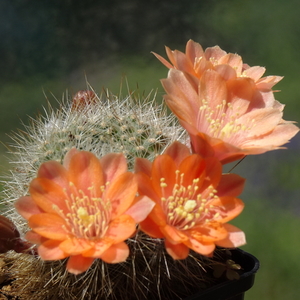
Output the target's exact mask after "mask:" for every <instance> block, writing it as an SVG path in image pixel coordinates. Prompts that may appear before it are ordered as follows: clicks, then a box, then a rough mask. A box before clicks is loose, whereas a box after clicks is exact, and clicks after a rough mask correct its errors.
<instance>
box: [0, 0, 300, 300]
mask: <svg viewBox="0 0 300 300" xmlns="http://www.w3.org/2000/svg"><path fill="white" fill-rule="evenodd" d="M299 8H300V2H299V1H296V0H286V1H282V0H251V1H249V0H244V1H240V0H231V1H229V0H218V1H217V0H205V1H201V0H198V1H196V0H194V1H186V0H177V1H157V0H154V1H150V0H149V1H143V0H127V1H120V0H102V1H92V0H86V1H72V0H60V1H59V0H48V1H47V0H44V1H40V0H30V1H29V0H2V1H0V24H1V25H0V40H1V44H0V55H1V60H0V67H1V68H0V70H1V72H0V103H1V110H0V138H1V141H2V142H3V143H4V144H5V143H7V142H8V141H9V138H8V136H7V133H9V132H10V131H12V130H16V129H17V128H22V125H21V121H22V122H24V123H25V124H26V123H27V122H28V115H29V116H34V115H35V114H36V113H37V112H39V111H42V110H43V109H42V107H43V106H45V105H46V99H48V100H49V101H50V102H51V103H52V104H54V105H55V103H56V100H55V98H57V99H61V98H62V95H63V94H64V93H65V92H66V90H67V91H68V93H69V94H73V93H75V92H76V91H77V90H80V89H85V88H86V84H87V83H86V80H87V81H88V82H89V83H90V84H91V86H92V87H93V88H94V89H95V90H96V91H97V92H101V90H102V88H103V87H104V88H110V89H111V90H112V92H114V93H118V92H119V85H120V81H121V77H123V76H126V77H127V79H128V81H129V85H130V87H131V89H136V87H137V86H138V87H139V89H140V90H142V91H145V93H148V92H150V91H151V90H152V89H154V90H155V89H158V99H161V97H162V95H163V90H162V88H161V86H160V82H159V79H161V78H163V77H165V76H166V74H167V69H166V68H165V67H163V66H162V65H161V64H160V63H159V62H158V61H157V60H156V59H155V58H154V57H153V55H152V54H150V51H155V52H157V53H160V54H161V55H163V56H165V52H164V45H168V46H169V47H170V48H171V49H175V48H176V49H179V50H182V51H183V50H184V46H185V43H186V42H187V40H188V39H190V38H191V39H193V40H195V41H197V42H199V43H201V44H202V46H203V47H208V46H214V45H216V44H218V45H219V46H220V47H221V48H223V49H224V50H225V51H227V52H236V53H238V54H240V55H241V56H242V57H243V60H244V62H246V63H248V64H249V65H261V66H265V67H266V68H267V75H282V76H284V79H283V80H282V81H281V82H280V83H279V84H278V85H276V89H278V90H281V92H280V93H276V98H277V99H278V100H279V101H280V102H282V103H284V104H286V108H285V116H284V118H285V119H286V120H295V121H298V122H299V120H300V114H299V111H300V89H299V78H300V74H299V66H300V55H299V48H300V39H299V36H300V19H299ZM288 148H289V149H288V150H278V151H274V152H270V153H267V154H264V155H260V156H251V157H247V158H246V159H245V160H244V161H243V162H242V163H241V164H240V165H238V166H237V167H236V169H235V172H236V173H238V174H241V175H242V176H244V177H246V178H247V184H246V189H245V192H244V193H243V195H242V197H241V198H242V199H243V200H244V201H245V202H246V207H245V210H244V212H243V214H242V215H241V216H240V217H238V218H237V219H236V220H235V222H234V223H235V224H236V225H237V226H239V227H240V228H242V229H243V230H244V231H245V233H246V235H247V240H248V244H247V245H246V246H244V247H243V249H244V250H246V251H248V252H251V253H252V254H253V255H255V256H256V257H258V258H259V260H260V261H261V268H260V270H259V272H258V273H257V276H256V283H255V285H254V287H253V288H252V289H251V290H250V291H248V292H247V293H246V297H245V299H246V300H247V299H248V300H250V299H264V300H279V299H280V300H282V299H285V300H289V299H293V300H294V299H298V298H299V294H300V285H299V283H298V281H299V279H298V276H299V275H300V263H299V255H300V250H299V249H300V235H299V229H300V218H299V216H300V203H299V196H300V187H299V181H300V180H299V177H300V159H299V150H300V136H299V135H298V136H296V137H295V138H294V139H293V140H292V141H291V143H289V144H288ZM0 151H1V160H0V166H1V172H2V173H3V172H4V171H6V170H7V168H8V167H9V166H8V164H7V161H6V158H5V147H4V146H2V147H1V148H0Z"/></svg>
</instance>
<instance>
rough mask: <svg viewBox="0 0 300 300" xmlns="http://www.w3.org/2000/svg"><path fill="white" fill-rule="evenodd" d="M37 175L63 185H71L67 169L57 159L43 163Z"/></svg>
mask: <svg viewBox="0 0 300 300" xmlns="http://www.w3.org/2000/svg"><path fill="white" fill-rule="evenodd" d="M37 177H39V178H46V179H49V180H51V181H53V182H55V183H56V184H58V185H60V186H61V187H65V188H68V185H69V180H68V173H67V170H66V169H65V168H64V167H63V166H62V165H61V164H60V163H58V162H57V161H47V162H45V163H43V164H42V165H41V166H40V168H39V170H38V176H37Z"/></svg>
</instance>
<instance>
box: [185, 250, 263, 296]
mask: <svg viewBox="0 0 300 300" xmlns="http://www.w3.org/2000/svg"><path fill="white" fill-rule="evenodd" d="M231 253H232V260H233V261H234V262H235V263H237V264H239V265H240V266H241V267H242V268H243V273H242V274H241V275H240V278H239V279H238V280H228V281H225V282H222V283H220V284H217V285H215V286H213V287H211V288H208V289H206V290H205V291H202V292H199V293H197V294H195V295H193V296H190V297H188V298H186V299H185V300H243V299H244V294H245V292H246V291H247V290H249V289H250V288H251V287H252V286H253V284H254V277H255V273H256V272H257V270H258V269H259V261H258V259H257V258H256V257H254V256H253V255H251V254H249V253H247V252H245V251H243V250H241V249H235V250H232V251H231Z"/></svg>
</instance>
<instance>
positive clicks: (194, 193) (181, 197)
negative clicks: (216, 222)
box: [160, 170, 217, 230]
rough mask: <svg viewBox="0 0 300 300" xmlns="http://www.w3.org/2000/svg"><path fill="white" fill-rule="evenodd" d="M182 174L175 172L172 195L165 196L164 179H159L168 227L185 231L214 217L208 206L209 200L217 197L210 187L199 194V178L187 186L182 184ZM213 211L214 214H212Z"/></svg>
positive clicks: (211, 209)
mask: <svg viewBox="0 0 300 300" xmlns="http://www.w3.org/2000/svg"><path fill="white" fill-rule="evenodd" d="M183 181H184V173H180V171H179V170H177V171H176V183H175V184H174V186H173V190H172V194H171V195H166V187H167V184H166V182H165V178H161V179H160V187H161V190H162V195H163V197H162V198H161V204H162V208H163V210H164V212H165V214H166V216H167V222H168V224H169V225H171V226H174V227H176V228H177V229H179V230H187V229H190V228H192V227H194V226H195V225H196V224H199V223H200V222H207V221H209V220H210V219H212V218H213V217H215V215H216V212H215V209H214V208H213V207H210V206H209V202H210V200H211V199H213V198H215V197H217V196H215V193H216V192H217V191H216V190H215V189H214V188H213V187H212V186H209V187H208V188H207V189H205V190H204V191H202V192H201V193H199V186H198V183H199V178H195V179H193V180H192V183H191V184H190V185H188V186H185V185H184V184H183ZM212 211H214V213H212Z"/></svg>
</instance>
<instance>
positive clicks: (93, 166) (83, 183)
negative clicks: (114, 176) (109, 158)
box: [68, 151, 104, 195]
mask: <svg viewBox="0 0 300 300" xmlns="http://www.w3.org/2000/svg"><path fill="white" fill-rule="evenodd" d="M68 172H69V179H70V181H71V182H72V183H73V184H74V185H75V186H76V187H77V189H78V190H82V191H83V192H84V193H85V195H90V187H93V188H94V190H95V191H94V193H95V194H98V195H99V194H101V190H100V188H101V186H103V185H104V179H103V172H102V167H101V164H100V161H99V159H98V158H97V157H96V156H95V155H94V154H92V153H91V152H87V151H78V152H77V153H75V154H74V155H73V156H72V157H71V160H70V164H69V170H68Z"/></svg>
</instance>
